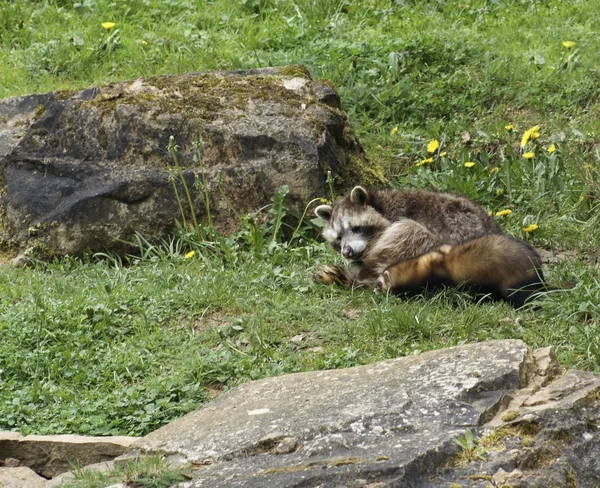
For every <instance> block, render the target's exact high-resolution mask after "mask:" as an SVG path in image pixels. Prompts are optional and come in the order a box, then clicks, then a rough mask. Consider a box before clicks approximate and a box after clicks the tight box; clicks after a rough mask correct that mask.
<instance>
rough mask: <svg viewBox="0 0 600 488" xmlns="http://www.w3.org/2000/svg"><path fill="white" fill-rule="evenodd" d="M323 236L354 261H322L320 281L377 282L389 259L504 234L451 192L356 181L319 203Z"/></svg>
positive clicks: (317, 277) (469, 202) (472, 204)
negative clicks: (330, 202)
mask: <svg viewBox="0 0 600 488" xmlns="http://www.w3.org/2000/svg"><path fill="white" fill-rule="evenodd" d="M315 213H316V215H317V216H318V217H320V218H321V219H322V220H323V221H325V227H324V229H323V237H324V238H325V239H326V240H327V241H328V242H329V244H331V246H332V247H333V248H334V249H336V250H337V251H340V252H341V253H342V256H343V257H344V258H345V259H347V260H348V261H350V265H349V267H348V268H347V269H346V268H344V267H342V266H337V265H328V266H324V267H322V268H321V269H319V271H318V272H317V273H316V274H315V275H313V280H314V281H316V282H319V283H324V284H332V283H334V282H338V283H341V284H344V285H350V286H357V285H359V286H360V285H374V284H375V283H376V280H377V278H378V277H379V275H380V274H381V273H382V272H383V270H384V269H386V268H387V267H388V266H390V265H391V264H394V263H396V262H398V261H402V260H407V259H411V258H414V257H416V256H420V255H422V254H424V253H427V252H429V251H431V250H433V249H435V248H436V247H439V246H440V245H442V244H450V245H452V244H458V243H459V242H463V241H465V240H468V239H472V238H474V237H479V236H482V235H485V234H501V233H502V230H501V228H500V226H499V225H498V223H497V222H496V221H495V220H494V219H493V218H491V217H489V216H488V215H487V213H486V212H485V211H484V210H483V209H482V208H481V207H480V206H479V205H477V204H476V203H475V202H473V201H472V200H469V199H468V198H466V197H462V196H458V195H452V194H450V193H434V192H427V191H421V190H406V191H397V190H375V191H373V190H367V189H365V188H363V187H362V186H356V187H354V189H353V190H352V191H351V192H350V194H349V195H346V196H345V197H343V198H340V199H338V200H336V201H335V202H334V204H333V206H330V205H319V206H318V207H317V208H316V209H315Z"/></svg>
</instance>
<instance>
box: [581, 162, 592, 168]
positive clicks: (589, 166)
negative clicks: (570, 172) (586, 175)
mask: <svg viewBox="0 0 600 488" xmlns="http://www.w3.org/2000/svg"><path fill="white" fill-rule="evenodd" d="M592 168H593V166H592V165H591V164H589V163H587V164H584V165H583V169H592Z"/></svg>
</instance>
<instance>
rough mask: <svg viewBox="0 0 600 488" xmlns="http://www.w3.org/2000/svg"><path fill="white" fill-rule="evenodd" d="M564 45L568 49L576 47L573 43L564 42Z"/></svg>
mask: <svg viewBox="0 0 600 488" xmlns="http://www.w3.org/2000/svg"><path fill="white" fill-rule="evenodd" d="M562 45H563V46H565V47H566V48H567V49H571V48H572V47H573V46H574V45H575V43H574V42H573V41H563V43H562Z"/></svg>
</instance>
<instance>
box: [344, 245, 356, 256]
mask: <svg viewBox="0 0 600 488" xmlns="http://www.w3.org/2000/svg"><path fill="white" fill-rule="evenodd" d="M342 256H344V257H345V258H348V259H350V258H353V257H354V249H352V248H351V247H350V246H345V247H344V249H342Z"/></svg>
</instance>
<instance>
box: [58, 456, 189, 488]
mask: <svg viewBox="0 0 600 488" xmlns="http://www.w3.org/2000/svg"><path fill="white" fill-rule="evenodd" d="M73 474H74V475H75V479H74V480H73V481H68V482H66V483H63V484H62V485H61V486H64V487H66V488H103V487H105V486H108V485H112V484H115V483H118V482H121V483H124V484H125V485H126V486H132V487H137V488H169V487H171V486H174V485H175V484H178V483H180V482H182V481H187V480H190V479H192V478H193V471H192V469H190V468H187V467H184V468H175V469H174V468H171V467H170V466H169V464H168V462H167V461H166V460H165V459H163V457H162V456H161V455H160V454H156V455H153V456H145V457H142V458H139V459H136V460H133V461H128V462H125V463H123V464H119V465H115V466H113V467H112V468H111V469H109V470H107V471H103V472H99V471H95V470H90V469H81V468H75V469H74V470H73Z"/></svg>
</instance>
